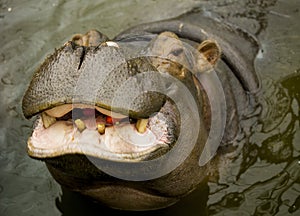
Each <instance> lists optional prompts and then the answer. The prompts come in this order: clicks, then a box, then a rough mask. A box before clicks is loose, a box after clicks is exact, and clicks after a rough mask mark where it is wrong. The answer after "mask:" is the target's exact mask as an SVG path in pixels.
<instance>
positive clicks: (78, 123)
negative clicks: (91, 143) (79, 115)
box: [74, 119, 86, 132]
mask: <svg viewBox="0 0 300 216" xmlns="http://www.w3.org/2000/svg"><path fill="white" fill-rule="evenodd" d="M74 123H75V124H76V126H77V128H78V130H79V131H80V132H82V131H83V130H84V129H85V128H86V127H85V124H84V122H83V121H82V120H81V119H76V120H75V121H74Z"/></svg>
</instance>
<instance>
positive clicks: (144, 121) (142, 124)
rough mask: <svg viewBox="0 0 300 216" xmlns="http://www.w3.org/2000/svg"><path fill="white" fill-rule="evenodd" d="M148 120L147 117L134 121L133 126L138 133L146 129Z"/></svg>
mask: <svg viewBox="0 0 300 216" xmlns="http://www.w3.org/2000/svg"><path fill="white" fill-rule="evenodd" d="M148 121H149V119H139V120H138V121H137V122H136V125H135V127H136V129H137V131H138V132H139V133H145V131H146V129H147V128H146V127H147V124H148Z"/></svg>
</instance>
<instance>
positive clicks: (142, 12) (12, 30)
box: [0, 0, 300, 216]
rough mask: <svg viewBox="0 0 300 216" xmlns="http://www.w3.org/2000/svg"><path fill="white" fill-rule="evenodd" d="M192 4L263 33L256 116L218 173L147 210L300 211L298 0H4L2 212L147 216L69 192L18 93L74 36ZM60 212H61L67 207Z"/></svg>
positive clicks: (115, 29)
mask: <svg viewBox="0 0 300 216" xmlns="http://www.w3.org/2000/svg"><path fill="white" fill-rule="evenodd" d="M193 7H202V8H204V9H205V10H206V11H207V12H215V13H216V14H217V15H218V16H219V17H220V18H222V19H224V20H226V21H229V22H231V23H234V24H237V25H239V26H242V27H243V28H244V29H246V30H247V31H249V32H251V33H252V34H254V35H256V36H257V38H258V40H259V42H260V45H261V51H260V53H259V54H258V56H257V58H256V61H255V67H256V70H257V72H258V73H259V75H260V78H261V80H262V90H261V92H259V97H258V98H259V100H260V102H261V104H262V106H261V107H260V108H258V109H260V110H257V112H261V115H260V116H259V117H255V118H251V119H249V120H247V119H245V120H244V121H243V122H242V124H244V125H245V126H246V127H245V128H247V129H246V130H245V131H243V133H242V136H241V139H240V143H239V145H238V146H239V147H238V148H237V149H235V150H231V151H229V153H228V154H225V155H223V156H220V157H219V160H220V161H222V166H221V167H220V173H219V179H218V180H216V181H215V182H214V181H212V182H210V183H209V184H208V186H206V187H203V188H200V189H199V190H197V191H195V192H194V193H193V194H191V196H188V197H187V198H186V199H184V200H183V201H182V202H180V203H178V204H177V205H175V206H174V207H172V208H168V209H165V210H162V211H159V212H152V213H151V212H150V213H144V214H143V215H207V214H210V215H237V214H242V215H254V214H255V215H275V214H276V215H299V213H300V210H299V209H298V208H299V205H300V204H299V196H300V185H299V182H300V181H299V180H300V178H299V176H300V169H299V167H300V164H299V161H300V156H299V153H300V129H299V114H300V111H299V103H300V95H299V94H300V85H299V83H300V82H299V81H300V26H299V18H300V17H299V10H300V3H299V1H298V0H289V1H285V0H281V1H280V0H248V1H246V0H244V1H237V0H217V1H213V3H212V2H211V1H205V0H202V1H196V0H185V1H183V0H172V1H164V0H156V1H155V0H153V1H130V0H123V1H122V0H113V1H111V0H110V1H108V0H103V1H93V2H89V3H88V2H87V1H58V0H54V1H36V0H27V1H16V0H11V1H5V0H1V1H0V34H1V37H0V38H1V40H0V47H1V50H0V80H1V83H0V98H1V106H0V120H1V126H0V170H1V174H0V215H7V216H8V215H26V216H27V215H28V216H29V215H34V216H35V215H45V216H46V215H51V216H52V215H95V214H96V213H93V212H97V215H109V214H114V215H129V214H130V215H140V214H138V213H124V212H119V211H113V210H108V209H106V208H104V207H101V206H97V205H95V204H93V203H91V202H89V201H88V200H83V199H82V198H81V197H79V196H77V195H75V194H72V193H71V192H69V191H62V190H61V188H60V186H59V185H58V184H57V183H56V182H55V181H54V180H53V179H52V177H51V176H50V174H49V173H48V171H47V169H46V167H45V165H44V164H43V163H42V162H39V161H36V160H32V159H30V158H29V157H28V156H27V154H26V139H27V137H28V136H29V134H30V132H31V127H32V126H31V125H32V122H30V121H27V120H25V119H24V117H23V115H22V112H21V102H20V100H21V98H22V96H23V94H24V90H25V89H26V87H27V85H28V82H29V80H30V78H31V76H32V74H33V72H34V69H35V68H36V67H37V66H38V65H39V64H40V63H41V62H42V61H43V59H44V58H45V57H46V56H47V55H48V54H50V53H52V52H53V50H54V48H55V47H59V46H60V45H61V44H63V43H64V42H65V41H67V40H68V39H69V38H70V37H71V35H73V34H75V33H84V32H86V31H87V30H89V29H91V28H96V29H99V30H100V31H101V32H103V33H105V34H107V35H108V36H109V37H113V36H114V35H116V34H117V33H119V32H120V31H122V30H124V29H126V28H128V27H130V26H133V25H136V24H139V23H145V22H150V21H155V20H161V19H166V18H170V17H175V16H177V15H179V14H181V13H184V12H186V11H188V10H189V9H191V8H193ZM62 212H63V213H62Z"/></svg>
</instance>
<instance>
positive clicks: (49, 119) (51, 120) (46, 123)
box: [42, 112, 56, 128]
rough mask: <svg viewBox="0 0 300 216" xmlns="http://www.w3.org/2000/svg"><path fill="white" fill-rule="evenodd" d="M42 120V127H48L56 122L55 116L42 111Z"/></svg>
mask: <svg viewBox="0 0 300 216" xmlns="http://www.w3.org/2000/svg"><path fill="white" fill-rule="evenodd" d="M42 121H43V124H44V127H45V128H48V127H50V126H51V125H53V124H54V123H55V122H56V118H54V117H52V116H49V115H47V113H45V112H43V113H42Z"/></svg>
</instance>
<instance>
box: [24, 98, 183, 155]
mask: <svg viewBox="0 0 300 216" xmlns="http://www.w3.org/2000/svg"><path fill="white" fill-rule="evenodd" d="M171 106H173V105H171V103H169V102H166V104H165V105H164V107H162V109H161V110H162V111H159V112H158V113H156V114H155V115H153V116H151V117H149V119H146V121H145V122H146V124H145V122H144V123H143V124H144V125H143V126H137V124H138V122H139V121H140V120H136V119H132V118H129V117H126V116H124V115H122V114H118V113H112V112H110V111H108V110H104V109H102V108H99V107H95V106H91V105H85V104H75V105H74V104H73V105H72V104H65V105H62V106H58V107H55V108H54V109H50V110H46V111H44V112H42V113H40V114H39V115H38V118H37V120H36V122H35V128H34V131H33V133H32V136H31V137H30V138H29V139H28V142H27V150H28V154H29V156H31V157H33V158H40V159H42V158H52V157H57V156H61V155H66V154H85V155H87V156H93V157H97V158H101V159H108V160H114V161H140V160H145V159H147V158H149V155H151V156H152V157H153V155H155V154H161V152H166V151H168V149H170V148H171V147H172V144H173V143H174V141H175V139H176V138H175V137H176V135H175V131H176V130H174V128H176V127H174V126H175V125H176V124H177V122H176V120H175V118H172V117H171V116H170V115H166V114H165V113H164V109H166V107H167V109H168V107H171ZM104 113H105V114H104ZM109 119H110V121H108V120H109ZM111 119H113V122H111ZM142 121H143V120H142ZM99 125H100V126H102V127H101V128H99ZM103 127H104V129H103ZM139 127H142V132H141V131H139Z"/></svg>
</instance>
